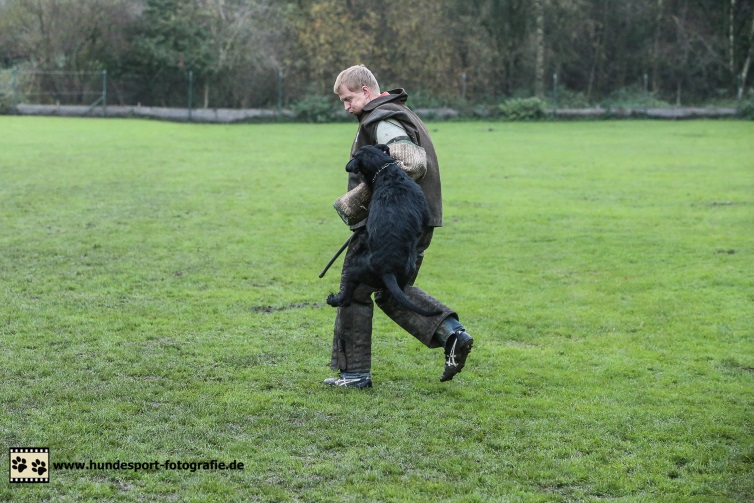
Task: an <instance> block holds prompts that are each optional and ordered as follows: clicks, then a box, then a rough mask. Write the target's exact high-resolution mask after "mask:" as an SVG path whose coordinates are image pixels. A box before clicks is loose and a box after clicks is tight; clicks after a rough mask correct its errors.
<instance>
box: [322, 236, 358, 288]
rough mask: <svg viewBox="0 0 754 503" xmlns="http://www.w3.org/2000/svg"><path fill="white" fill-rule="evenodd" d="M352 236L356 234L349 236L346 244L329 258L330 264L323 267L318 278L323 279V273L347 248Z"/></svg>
mask: <svg viewBox="0 0 754 503" xmlns="http://www.w3.org/2000/svg"><path fill="white" fill-rule="evenodd" d="M354 234H356V233H355V232H354V233H353V234H351V235H350V236H348V239H346V242H345V243H343V246H341V247H340V249H339V250H338V251H337V252H335V255H334V256H333V258H331V259H330V262H328V263H327V265H326V266H325V270H324V271H322V273H321V274H320V275H319V277H320V278H324V277H325V273H326V272H327V270H328V269H330V266H331V265H333V262H335V261H336V260H337V259H338V257H340V254H341V253H343V250H345V249H346V248H348V244H349V243H350V242H351V240H352V239H353V236H354Z"/></svg>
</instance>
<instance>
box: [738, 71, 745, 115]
mask: <svg viewBox="0 0 754 503" xmlns="http://www.w3.org/2000/svg"><path fill="white" fill-rule="evenodd" d="M736 80H737V81H738V92H737V93H736V108H738V109H740V108H741V98H743V96H744V74H743V73H739V74H738V76H737V78H736Z"/></svg>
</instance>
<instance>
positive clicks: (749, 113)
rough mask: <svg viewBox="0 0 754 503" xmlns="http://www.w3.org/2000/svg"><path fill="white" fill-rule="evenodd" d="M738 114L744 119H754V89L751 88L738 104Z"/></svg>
mask: <svg viewBox="0 0 754 503" xmlns="http://www.w3.org/2000/svg"><path fill="white" fill-rule="evenodd" d="M738 114H739V115H740V116H741V117H743V118H744V119H749V120H754V90H750V91H749V92H748V93H747V96H745V97H744V99H743V100H741V102H740V103H739V105H738Z"/></svg>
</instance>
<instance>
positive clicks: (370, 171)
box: [346, 144, 395, 180]
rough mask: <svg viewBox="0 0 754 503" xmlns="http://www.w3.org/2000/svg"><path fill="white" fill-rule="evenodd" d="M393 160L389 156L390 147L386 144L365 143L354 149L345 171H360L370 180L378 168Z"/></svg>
mask: <svg viewBox="0 0 754 503" xmlns="http://www.w3.org/2000/svg"><path fill="white" fill-rule="evenodd" d="M394 161H395V159H393V158H392V157H390V149H389V148H388V146H387V145H382V144H379V145H366V146H364V147H361V148H360V149H359V150H357V151H356V153H355V154H354V155H353V157H352V158H351V160H350V161H349V162H348V164H346V171H348V172H349V173H361V174H362V175H364V178H366V179H367V180H371V179H372V178H374V175H376V174H377V171H379V170H380V168H382V167H383V166H384V165H385V164H389V163H391V162H394Z"/></svg>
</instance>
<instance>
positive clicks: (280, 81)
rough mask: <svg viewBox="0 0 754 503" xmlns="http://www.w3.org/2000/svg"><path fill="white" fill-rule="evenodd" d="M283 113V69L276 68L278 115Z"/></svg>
mask: <svg viewBox="0 0 754 503" xmlns="http://www.w3.org/2000/svg"><path fill="white" fill-rule="evenodd" d="M282 113H283V69H282V68H278V117H280V115H281V114H282Z"/></svg>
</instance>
